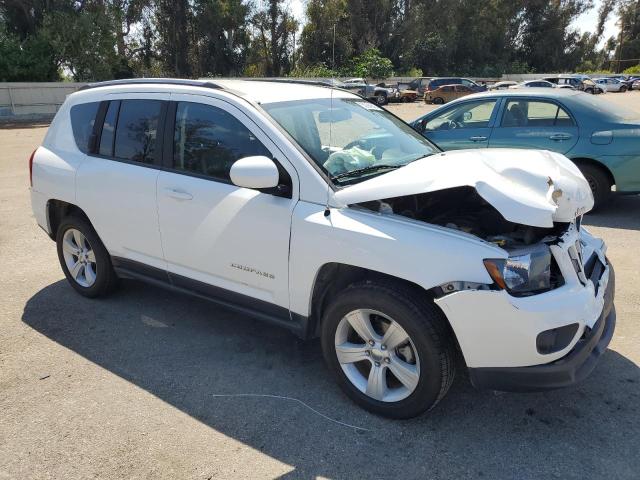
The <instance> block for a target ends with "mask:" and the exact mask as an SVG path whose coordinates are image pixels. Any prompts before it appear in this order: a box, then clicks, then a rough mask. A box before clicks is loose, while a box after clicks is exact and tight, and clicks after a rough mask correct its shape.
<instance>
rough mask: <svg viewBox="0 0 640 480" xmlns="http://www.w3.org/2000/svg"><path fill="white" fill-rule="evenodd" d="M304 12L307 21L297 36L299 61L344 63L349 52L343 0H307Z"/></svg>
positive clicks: (308, 62) (345, 7)
mask: <svg viewBox="0 0 640 480" xmlns="http://www.w3.org/2000/svg"><path fill="white" fill-rule="evenodd" d="M306 13H307V23H306V25H305V26H304V28H303V29H302V36H301V44H302V57H301V60H302V62H303V63H305V64H306V65H315V64H320V65H324V66H325V67H329V68H334V67H335V65H344V64H345V63H346V62H347V61H348V60H349V58H350V57H351V55H352V52H353V46H352V43H351V36H350V35H349V34H348V33H349V31H350V27H349V25H350V20H349V18H350V16H349V13H348V10H347V0H309V3H307V10H306ZM334 27H335V29H334ZM334 31H335V37H334ZM334 58H335V65H334Z"/></svg>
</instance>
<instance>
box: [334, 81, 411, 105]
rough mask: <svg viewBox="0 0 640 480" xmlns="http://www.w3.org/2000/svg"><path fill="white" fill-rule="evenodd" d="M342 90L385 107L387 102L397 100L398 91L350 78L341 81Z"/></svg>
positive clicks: (398, 96)
mask: <svg viewBox="0 0 640 480" xmlns="http://www.w3.org/2000/svg"><path fill="white" fill-rule="evenodd" d="M342 88H345V89H347V90H352V91H354V92H356V93H357V94H358V95H362V96H363V97H365V98H368V99H369V100H373V101H375V102H376V103H377V104H378V105H386V104H387V103H389V100H391V99H394V100H399V99H400V91H399V90H398V89H397V88H394V87H386V86H385V85H384V84H378V85H371V84H370V83H368V82H367V81H366V80H365V79H363V78H350V79H348V80H344V81H343V86H342Z"/></svg>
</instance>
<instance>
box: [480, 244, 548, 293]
mask: <svg viewBox="0 0 640 480" xmlns="http://www.w3.org/2000/svg"><path fill="white" fill-rule="evenodd" d="M551 261H552V259H551V251H550V250H549V246H548V245H546V244H544V243H539V244H536V245H531V246H527V247H522V248H517V249H512V250H509V257H508V258H506V259H504V258H500V259H486V260H485V261H484V264H485V267H486V268H487V271H488V272H489V275H490V276H491V278H492V279H493V281H494V282H495V283H496V285H498V286H499V287H500V288H503V289H505V290H507V291H508V292H509V293H512V294H516V295H517V294H520V295H526V294H532V293H536V292H540V291H544V290H549V289H551V288H552V272H551Z"/></svg>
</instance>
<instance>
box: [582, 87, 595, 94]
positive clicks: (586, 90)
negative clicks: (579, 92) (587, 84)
mask: <svg viewBox="0 0 640 480" xmlns="http://www.w3.org/2000/svg"><path fill="white" fill-rule="evenodd" d="M584 93H589V94H591V95H594V94H595V93H596V92H595V91H594V90H593V88H586V89H585V90H584Z"/></svg>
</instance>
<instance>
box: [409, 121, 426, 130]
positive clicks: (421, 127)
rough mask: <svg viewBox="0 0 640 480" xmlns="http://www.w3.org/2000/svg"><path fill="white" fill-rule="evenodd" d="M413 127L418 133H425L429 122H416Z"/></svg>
mask: <svg viewBox="0 0 640 480" xmlns="http://www.w3.org/2000/svg"><path fill="white" fill-rule="evenodd" d="M412 126H413V129H414V130H415V131H416V132H418V133H424V130H425V128H426V127H427V120H426V119H424V118H423V119H422V120H416V121H415V122H414V123H413V125H412Z"/></svg>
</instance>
